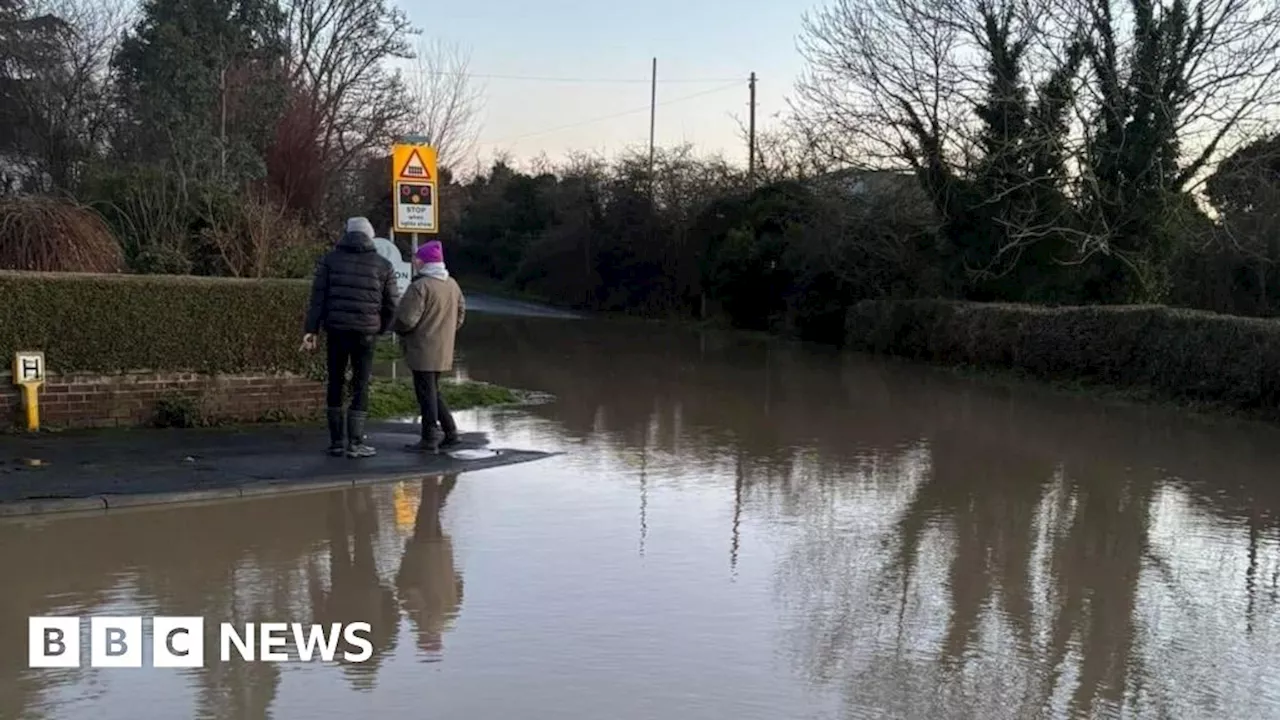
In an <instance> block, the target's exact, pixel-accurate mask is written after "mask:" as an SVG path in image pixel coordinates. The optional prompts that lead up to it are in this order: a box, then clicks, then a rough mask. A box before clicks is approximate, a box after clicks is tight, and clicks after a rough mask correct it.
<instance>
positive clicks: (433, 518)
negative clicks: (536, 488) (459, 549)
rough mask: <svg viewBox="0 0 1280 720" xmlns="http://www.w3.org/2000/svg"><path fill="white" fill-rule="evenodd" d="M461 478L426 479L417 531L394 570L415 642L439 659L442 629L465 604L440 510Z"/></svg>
mask: <svg viewBox="0 0 1280 720" xmlns="http://www.w3.org/2000/svg"><path fill="white" fill-rule="evenodd" d="M457 482H458V477H457V476H456V475H449V476H446V477H441V476H438V475H437V476H434V477H429V478H425V479H423V481H422V500H421V501H420V502H419V503H418V515H417V517H416V518H415V520H414V527H413V535H412V536H410V538H409V540H408V541H406V542H405V548H404V555H402V556H401V558H400V571H399V572H397V573H396V590H397V591H398V594H399V595H400V604H401V606H402V607H403V608H404V611H405V614H406V615H408V616H409V622H410V623H411V624H412V625H413V627H414V630H415V631H416V633H417V645H418V648H419V649H421V650H422V651H423V652H425V653H427V654H428V655H429V656H432V657H431V658H430V659H431V660H433V661H434V660H438V659H439V655H440V653H441V652H442V650H443V647H444V643H443V640H442V638H443V635H444V632H445V631H446V630H448V629H449V624H450V622H451V621H452V620H453V619H454V618H455V617H457V615H458V609H459V608H460V607H461V606H462V575H461V574H460V573H458V571H457V569H456V568H455V567H454V559H453V541H452V540H451V539H450V538H449V536H448V535H447V534H446V533H445V532H444V529H443V527H442V526H441V524H440V511H441V510H442V509H443V508H444V503H445V500H446V499H448V497H449V493H450V492H452V491H453V488H454V486H455V485H456V484H457Z"/></svg>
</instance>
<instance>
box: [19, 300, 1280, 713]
mask: <svg viewBox="0 0 1280 720" xmlns="http://www.w3.org/2000/svg"><path fill="white" fill-rule="evenodd" d="M460 342H461V343H462V349H463V352H464V354H465V365H466V371H467V373H468V374H469V375H471V376H472V377H474V378H476V379H481V380H488V381H492V382H496V383H499V384H503V385H510V386H513V387H520V388H528V389H534V390H543V391H548V392H551V393H554V394H555V395H556V396H557V397H558V398H559V399H558V401H557V402H556V403H554V404H550V405H544V406H536V407H534V408H531V409H529V410H528V411H521V412H507V411H500V412H497V413H489V412H475V413H471V412H468V413H466V414H465V416H464V417H460V418H459V420H460V422H462V423H464V424H466V423H468V422H473V421H475V420H477V419H481V420H482V422H483V423H484V424H487V425H490V426H491V427H492V430H493V432H494V434H495V435H497V436H501V435H502V434H503V432H504V431H511V432H512V433H519V432H531V433H533V434H535V435H536V438H535V439H536V440H537V442H538V443H539V444H540V445H543V444H555V443H560V444H561V445H563V446H564V447H566V448H568V449H573V450H574V452H573V453H572V454H571V455H570V456H567V458H566V459H565V462H566V463H567V464H568V466H569V467H574V468H577V469H578V470H580V471H581V472H580V473H579V475H580V480H581V481H582V482H604V483H616V484H622V483H630V482H632V480H633V478H638V479H639V481H640V482H639V483H638V487H637V490H638V497H637V498H636V502H637V513H638V515H639V517H638V518H637V523H636V526H635V527H634V528H619V530H618V531H619V532H634V533H636V536H637V538H638V540H639V543H640V545H641V550H643V545H644V543H645V541H646V536H647V533H648V528H649V526H650V524H651V523H650V518H648V513H649V512H650V510H649V505H648V498H649V496H650V495H651V494H656V493H668V494H672V493H674V494H680V493H683V492H685V491H686V490H693V489H699V488H706V487H709V488H711V489H715V490H717V491H719V492H722V493H724V494H725V496H726V499H727V500H728V501H730V502H732V503H733V504H734V511H733V514H732V520H731V521H730V522H728V523H725V524H724V526H723V527H718V526H717V527H708V528H707V529H706V532H715V533H719V532H723V533H724V538H723V547H724V558H725V564H726V569H731V568H732V566H733V564H734V563H735V562H737V561H738V555H739V553H740V552H741V547H743V546H744V540H743V537H742V535H743V534H744V533H756V534H757V537H756V538H749V540H754V543H755V546H759V545H760V544H762V543H767V544H769V545H771V546H777V547H778V548H779V553H778V560H777V566H776V568H774V580H773V585H774V587H773V590H774V591H775V597H776V605H777V615H776V617H772V618H762V619H757V621H758V622H762V623H763V624H764V625H765V626H770V627H774V629H775V631H776V633H777V635H778V638H779V639H778V640H777V643H776V644H777V646H778V647H779V648H780V649H781V650H782V651H783V654H784V656H785V657H786V658H787V664H789V665H791V666H792V667H794V668H796V669H797V670H798V671H799V672H800V673H801V675H802V677H803V678H804V679H805V681H806V682H810V683H814V684H816V685H818V686H822V687H827V688H833V689H835V690H837V691H838V692H840V693H841V694H842V695H843V697H844V699H845V702H846V705H847V714H849V715H853V716H867V717H879V716H889V717H975V718H997V717H1026V716H1039V715H1041V712H1040V711H1041V710H1045V712H1044V713H1043V714H1044V715H1047V716H1075V717H1085V716H1108V715H1111V714H1114V713H1116V712H1118V711H1119V710H1120V708H1121V706H1125V707H1127V708H1128V709H1129V711H1131V712H1134V713H1135V714H1138V715H1142V716H1147V715H1152V716H1162V715H1166V714H1173V715H1175V716H1184V715H1185V716H1197V717H1200V716H1205V717H1265V716H1268V715H1270V714H1274V712H1275V709H1276V708H1277V707H1280V684H1277V681H1276V680H1275V679H1274V677H1275V670H1276V669H1277V667H1276V663H1277V662H1280V661H1277V658H1280V627H1278V626H1277V620H1276V617H1277V610H1280V561H1277V557H1278V556H1280V517H1278V516H1277V514H1276V509H1277V508H1280V485H1277V484H1276V483H1275V481H1274V478H1276V477H1280V455H1277V453H1276V452H1275V448H1278V447H1280V442H1277V440H1280V432H1277V431H1275V430H1271V429H1264V428H1258V427H1255V426H1249V425H1240V426H1232V425H1223V424H1221V423H1210V422H1204V421H1198V420H1191V419H1188V418H1185V417H1182V416H1179V415H1176V414H1172V413H1166V412H1163V411H1156V410H1149V409H1140V408H1119V409H1118V408H1114V407H1104V406H1101V405H1099V404H1096V403H1092V402H1089V401H1086V400H1083V399H1077V398H1070V397H1063V396H1056V395H1051V394H1046V393H1042V392H1038V391H1035V390H1032V389H1029V388H1015V389H999V388H994V389H993V388H991V387H989V386H986V385H983V384H979V383H975V382H969V381H965V380H961V379H957V378H955V377H953V376H950V375H946V374H941V373H936V372H929V371H924V370H920V369H918V368H907V367H901V366H895V365H892V364H886V363H881V362H878V361H872V360H868V359H864V358H858V357H845V356H840V355H839V354H837V353H835V352H833V351H830V350H825V349H821V348H810V347H800V346H795V345H789V344H786V343H779V342H773V341H764V340H756V339H748V338H743V337H741V336H733V335H725V334H720V333H709V332H688V331H676V330H664V329H660V328H656V327H654V326H650V325H646V324H631V323H617V324H609V323H595V322H586V321H580V322H563V321H542V320H511V319H504V320H500V321H495V320H493V319H490V318H484V317H483V316H480V315H477V317H476V318H474V319H472V318H469V319H468V325H467V329H466V332H465V333H464V335H463V337H462V338H461V339H460ZM530 415H531V416H532V418H533V419H532V420H530ZM548 449H550V448H548ZM619 466H622V467H623V468H625V469H627V470H628V472H619V471H618V470H617V468H618V467H619ZM600 469H603V470H605V471H606V472H603V473H598V474H597V473H592V472H590V471H593V470H600ZM454 482H455V479H453V478H443V479H439V478H428V479H425V480H424V481H422V482H421V483H416V484H414V485H412V486H407V487H400V488H396V487H375V488H363V489H358V490H352V491H348V492H344V493H337V494H321V495H304V496H298V497H291V498H281V499H264V500H260V501H255V502H254V503H248V504H244V505H242V506H239V507H236V508H235V509H234V511H231V510H228V509H227V507H225V506H207V507H192V508H185V509H179V510H172V511H164V512H157V513H155V514H154V515H153V516H151V517H149V518H147V520H146V522H134V521H131V520H130V518H131V516H130V515H129V514H121V515H108V516H107V517H102V518H92V519H79V520H75V521H71V520H67V521H53V522H50V523H48V525H47V526H42V528H43V529H32V528H28V527H21V526H12V525H0V547H6V548H9V547H15V546H18V545H19V544H20V545H21V546H22V547H23V548H24V554H23V555H22V556H21V557H19V556H17V555H11V554H0V577H3V578H6V580H9V579H13V581H12V582H8V583H7V585H6V588H5V593H3V594H0V623H2V625H0V626H3V627H25V616H27V615H33V614H40V613H49V614H72V613H80V614H91V613H92V612H93V611H94V610H95V609H99V608H102V607H104V606H107V605H111V606H113V608H114V607H115V606H116V605H119V604H124V605H126V606H128V607H131V608H137V609H138V614H144V615H148V614H157V613H159V614H170V615H172V614H193V615H204V616H205V617H211V618H219V619H230V620H232V621H233V622H236V623H244V622H251V621H261V620H279V619H281V618H290V619H293V618H299V619H305V618H315V619H316V620H317V621H320V622H326V621H350V620H353V619H371V618H377V619H378V620H377V622H375V627H376V629H377V630H378V632H377V633H376V637H375V638H374V641H375V657H374V659H373V660H372V661H371V662H370V663H368V664H365V665H347V666H344V668H343V670H342V673H343V675H344V676H345V677H346V680H347V684H348V685H349V686H350V687H351V688H352V691H353V692H367V691H368V690H369V689H370V688H372V687H373V686H374V685H375V683H376V680H377V676H378V675H379V673H385V672H387V670H386V665H387V656H388V655H389V654H406V653H412V655H413V656H414V657H416V658H417V659H418V660H425V661H436V660H440V659H441V658H442V657H444V646H445V645H447V643H448V636H447V633H448V627H449V623H450V621H451V620H452V618H453V617H455V616H456V615H457V614H458V612H459V610H460V608H461V607H462V604H463V581H462V575H463V573H462V570H461V569H460V568H458V567H455V559H454V551H453V547H452V542H451V540H450V539H449V537H448V535H447V534H446V533H445V532H444V530H443V527H442V525H441V521H440V513H441V508H442V506H443V505H444V502H445V500H446V498H447V497H448V495H449V493H450V491H451V490H452V488H453V487H454ZM727 483H731V484H732V486H731V487H730V486H729V485H728V484H727ZM231 512H234V515H230V514H228V513H231ZM132 517H136V516H132ZM230 517H234V518H235V520H234V525H235V528H236V531H235V532H234V533H228V532H226V529H227V528H228V527H229V525H230V521H229V520H228V519H227V518H230ZM548 522H549V523H550V522H552V521H551V520H548ZM707 522H708V523H711V522H713V520H712V519H711V518H707ZM716 522H719V521H716ZM42 533H58V534H59V537H58V539H57V541H56V542H49V541H42V540H41V537H40V535H41V534H42ZM107 537H109V538H110V540H109V541H107V542H104V538H107ZM158 538H162V539H163V542H157V539H158ZM546 571H547V572H555V568H547V569H546ZM566 590H568V591H570V592H572V591H573V590H574V588H566ZM695 590H696V588H671V589H670V592H671V593H673V594H679V593H681V592H692V591H695ZM400 623H407V625H406V626H401V625H400ZM402 627H404V628H405V629H406V630H407V632H405V633H404V634H402V633H401V628H402ZM406 638H408V639H410V640H406ZM212 640H214V641H216V637H214V638H212ZM397 641H398V642H399V643H400V645H399V646H397ZM206 642H210V640H209V639H207V640H206ZM406 642H412V647H404V643H406ZM215 647H216V645H215ZM24 660H25V658H23V657H21V655H20V654H16V653H5V654H0V717H18V716H22V713H23V712H24V711H28V712H33V713H38V712H39V710H40V709H41V708H47V707H49V706H50V705H52V704H54V703H56V702H57V701H58V699H57V698H56V697H53V696H54V695H56V691H57V690H58V688H59V687H61V688H63V689H65V688H67V687H70V686H72V685H73V684H74V686H75V687H80V686H82V685H83V683H84V682H85V681H86V678H87V677H89V676H88V671H87V670H86V671H67V672H65V673H64V672H57V673H51V672H38V673H37V672H31V671H27V670H25V668H24V667H23V665H24V663H23V661H24ZM620 662H621V661H620ZM672 662H676V659H672ZM624 667H625V664H624ZM193 672H195V673H196V675H197V680H196V682H195V684H196V685H197V686H198V687H199V688H200V690H199V700H198V702H199V712H198V714H199V715H200V716H201V717H225V718H262V717H266V716H267V715H268V708H270V707H271V705H272V702H273V699H274V698H275V697H276V695H277V693H278V692H279V687H280V683H281V679H280V670H279V667H278V666H276V665H272V664H262V663H259V664H252V665H246V664H243V663H235V662H233V663H230V664H218V663H214V664H212V665H211V666H210V667H208V668H205V669H203V670H199V671H193ZM182 714H184V715H185V714H187V712H186V710H185V709H184V710H183V713H182Z"/></svg>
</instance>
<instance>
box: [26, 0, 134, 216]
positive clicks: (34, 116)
mask: <svg viewBox="0 0 1280 720" xmlns="http://www.w3.org/2000/svg"><path fill="white" fill-rule="evenodd" d="M25 10H26V14H27V15H28V16H29V17H30V18H31V21H30V23H31V27H32V28H33V29H35V30H38V37H40V38H41V42H40V44H39V45H38V46H36V47H35V48H34V49H35V50H37V52H35V53H34V54H33V55H32V57H30V58H28V59H27V61H26V62H24V63H23V67H22V69H21V71H20V72H16V73H14V75H15V77H16V78H17V81H16V82H13V83H11V84H10V92H8V93H6V96H7V97H6V101H7V104H8V105H9V107H8V109H7V110H8V113H7V114H10V116H11V117H10V120H11V123H12V124H11V128H13V129H14V130H15V131H16V133H17V139H18V142H17V145H18V150H19V152H18V155H19V156H20V158H18V163H17V164H18V165H19V166H21V167H22V174H23V175H24V177H25V185H26V186H27V189H29V190H33V191H39V192H50V191H54V190H61V191H66V190H68V189H70V186H71V185H72V183H73V182H74V181H75V180H76V178H77V174H78V171H79V170H80V169H81V166H82V165H83V163H84V162H85V161H86V160H88V159H89V158H90V157H91V156H93V155H94V154H95V153H98V152H101V151H102V150H104V149H105V144H106V141H107V132H108V130H109V127H110V124H111V120H112V110H113V106H112V103H111V97H110V94H109V92H108V88H109V84H110V72H111V71H110V61H111V57H112V55H113V54H114V52H115V50H116V47H117V46H118V44H119V40H120V38H121V36H122V33H123V31H124V29H125V27H126V25H127V23H128V21H129V19H130V14H129V5H127V4H126V2H125V0H35V1H34V2H31V3H29V4H27V5H26V8H25ZM27 35H29V33H27ZM6 74H8V73H6Z"/></svg>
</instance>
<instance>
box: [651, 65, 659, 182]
mask: <svg viewBox="0 0 1280 720" xmlns="http://www.w3.org/2000/svg"><path fill="white" fill-rule="evenodd" d="M657 118H658V58H654V59H653V79H652V80H651V81H650V83H649V195H650V196H652V195H653V131H654V128H655V127H657V125H656V123H657Z"/></svg>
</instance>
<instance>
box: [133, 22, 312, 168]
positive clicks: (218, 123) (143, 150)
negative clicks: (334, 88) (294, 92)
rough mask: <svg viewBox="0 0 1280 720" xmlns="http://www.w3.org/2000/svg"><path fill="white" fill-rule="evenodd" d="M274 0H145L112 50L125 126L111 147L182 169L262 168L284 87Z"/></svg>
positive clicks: (279, 26)
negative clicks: (116, 49)
mask: <svg viewBox="0 0 1280 720" xmlns="http://www.w3.org/2000/svg"><path fill="white" fill-rule="evenodd" d="M287 49H288V47H287V43H286V41H285V37H284V15H283V13H282V12H281V11H280V8H279V6H278V5H277V3H276V2H275V1H274V0H145V2H144V3H143V5H142V8H141V17H140V19H139V20H138V22H137V24H136V25H135V27H134V28H133V30H132V32H131V33H130V34H129V35H128V37H126V38H125V40H124V42H123V43H122V45H121V48H120V52H119V53H118V54H117V56H116V59H115V65H116V67H117V69H118V71H119V89H120V95H121V98H122V99H123V101H124V104H125V110H126V117H127V126H126V128H125V129H124V132H123V133H122V134H121V136H120V137H119V138H118V145H117V149H118V150H119V151H122V152H123V153H125V154H127V155H129V156H131V157H143V158H154V159H156V160H163V161H167V162H169V163H170V164H172V165H173V166H174V168H175V169H177V170H179V171H181V172H182V173H183V174H184V176H185V175H190V174H195V175H198V176H200V177H205V178H220V179H222V180H224V181H235V180H238V179H242V178H245V177H254V176H261V175H263V174H264V171H265V168H264V167H263V164H262V158H261V155H262V152H263V151H264V150H265V149H266V146H267V144H268V143H269V140H270V138H271V129H272V128H273V127H274V125H275V122H276V119H277V117H278V116H279V113H280V109H281V105H282V104H283V100H284V97H285V95H286V93H284V92H283V87H284V85H283V81H284V75H283V70H284V59H285V57H286V52H287Z"/></svg>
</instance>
